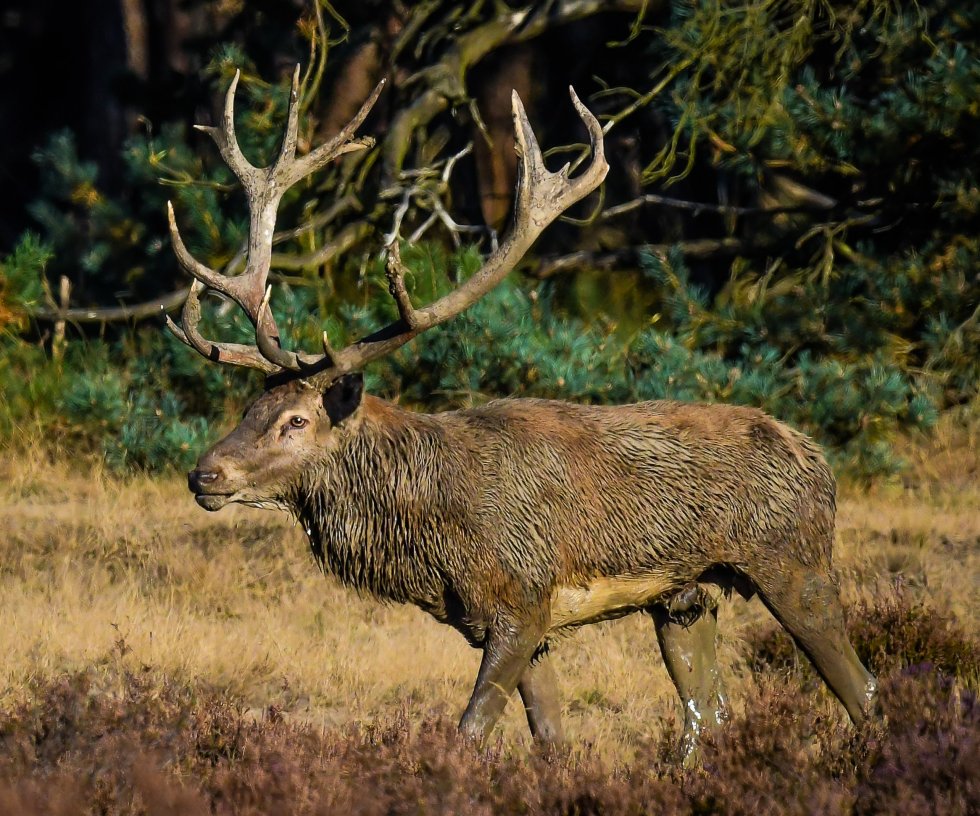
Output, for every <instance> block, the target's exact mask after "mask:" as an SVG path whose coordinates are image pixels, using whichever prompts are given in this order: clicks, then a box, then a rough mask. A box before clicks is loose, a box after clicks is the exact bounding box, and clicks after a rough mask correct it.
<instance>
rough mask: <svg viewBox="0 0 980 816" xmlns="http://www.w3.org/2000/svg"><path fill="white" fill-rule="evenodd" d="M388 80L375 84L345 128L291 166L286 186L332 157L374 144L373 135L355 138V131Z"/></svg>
mask: <svg viewBox="0 0 980 816" xmlns="http://www.w3.org/2000/svg"><path fill="white" fill-rule="evenodd" d="M386 81H387V80H384V79H382V80H381V81H380V82H379V83H378V84H377V85H375V86H374V90H373V91H371V95H370V96H369V97H368V98H367V99H366V100H365V101H364V104H363V105H361V108H360V110H358V112H357V113H356V114H354V118H353V119H351V120H350V122H348V123H347V125H346V126H345V127H344V129H343V130H341V131H340V132H339V133H338V134H337V135H336V136H334V137H333V138H332V139H331V140H330V141H329V142H325V143H324V144H322V145H320V146H319V147H318V148H316V149H315V150H311V151H310V152H309V153H307V154H306V155H305V156H302V157H301V158H299V159H296V160H295V161H294V162H293V163H292V164H291V165H290V166H289V167H288V173H286V174H284V176H285V180H284V183H285V186H286V187H290V186H292V185H293V184H295V183H296V182H297V181H299V180H300V179H302V178H305V177H306V176H308V175H310V174H311V173H315V172H316V171H317V170H319V169H320V168H321V167H323V166H324V165H326V164H327V162H329V161H331V160H332V159H336V158H337V157H338V156H343V155H344V154H346V153H353V152H354V151H356V150H365V149H366V148H369V147H373V146H374V138H373V137H371V136H362V137H361V138H360V139H355V138H354V133H355V132H356V131H357V129H358V128H359V127H360V126H361V125H362V124H363V122H364V120H365V119H367V117H368V114H369V113H370V112H371V110H372V108H374V105H375V103H376V102H377V101H378V97H379V96H381V92H382V91H383V90H384V87H385V83H386Z"/></svg>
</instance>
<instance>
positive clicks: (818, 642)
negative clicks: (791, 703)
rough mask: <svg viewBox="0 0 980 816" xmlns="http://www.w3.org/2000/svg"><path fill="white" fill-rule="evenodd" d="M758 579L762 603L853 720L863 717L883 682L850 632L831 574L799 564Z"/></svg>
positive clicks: (861, 720) (867, 712) (873, 704)
mask: <svg viewBox="0 0 980 816" xmlns="http://www.w3.org/2000/svg"><path fill="white" fill-rule="evenodd" d="M758 584H759V595H760V597H761V598H762V601H763V603H764V604H765V605H766V606H767V607H768V608H769V611H770V612H772V614H773V615H774V616H775V618H776V620H778V621H779V622H780V623H781V624H782V625H783V627H784V628H785V629H786V630H787V631H788V632H789V633H790V635H792V636H793V640H795V641H796V643H797V645H798V646H799V647H800V648H801V649H802V650H803V652H804V653H805V654H806V656H807V657H808V658H809V659H810V662H811V663H813V665H814V668H816V670H817V672H819V674H820V676H821V677H823V679H824V681H825V682H826V683H827V685H828V686H830V689H831V690H832V691H833V692H834V694H835V695H836V696H837V699H839V700H840V701H841V703H843V704H844V708H846V709H847V713H848V715H849V716H850V718H851V721H852V722H854V724H855V725H857V724H860V723H862V722H863V721H864V720H865V719H866V718H867V717H868V716H869V715H870V714H871V713H872V712H873V711H874V708H875V704H876V697H877V689H878V685H877V681H876V680H875V678H874V675H872V674H871V673H870V672H869V671H868V670H867V669H866V668H865V667H864V665H863V664H862V663H861V659H860V658H859V657H858V656H857V653H856V652H855V651H854V648H853V647H852V646H851V643H850V641H849V640H848V638H847V632H846V631H845V628H844V610H843V608H842V607H841V603H840V597H839V595H838V592H837V587H836V586H835V585H834V584H833V582H832V581H831V580H830V578H829V576H828V575H825V574H823V573H821V572H819V571H817V570H814V569H811V568H808V567H803V566H802V565H800V566H798V567H797V568H796V569H795V570H791V571H784V573H783V574H782V575H781V576H780V579H779V580H778V581H773V582H772V583H769V582H766V581H759V582H758Z"/></svg>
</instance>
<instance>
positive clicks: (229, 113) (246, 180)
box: [194, 70, 260, 189]
mask: <svg viewBox="0 0 980 816" xmlns="http://www.w3.org/2000/svg"><path fill="white" fill-rule="evenodd" d="M241 76H242V72H241V71H240V70H236V71H235V76H234V78H233V79H232V80H231V84H230V85H229V86H228V91H227V92H226V93H225V108H224V114H223V115H222V118H221V127H220V128H216V127H211V126H209V125H194V128H195V130H200V131H201V132H202V133H207V134H208V136H210V137H211V138H212V139H214V143H215V144H216V145H217V146H218V151H219V152H220V153H221V158H222V159H224V161H225V164H227V165H228V167H229V168H230V169H231V171H232V172H233V173H234V174H235V175H236V176H237V177H238V180H239V181H240V182H241V183H242V185H243V186H244V187H245V188H246V189H248V187H249V186H250V185H251V184H252V183H253V182H254V180H255V177H256V176H257V174H258V173H259V172H260V170H259V168H257V167H256V166H255V165H254V164H252V163H251V162H250V161H249V160H248V159H246V158H245V154H244V153H242V148H241V146H240V145H239V144H238V136H237V135H236V133H235V93H236V92H237V91H238V80H239V79H241Z"/></svg>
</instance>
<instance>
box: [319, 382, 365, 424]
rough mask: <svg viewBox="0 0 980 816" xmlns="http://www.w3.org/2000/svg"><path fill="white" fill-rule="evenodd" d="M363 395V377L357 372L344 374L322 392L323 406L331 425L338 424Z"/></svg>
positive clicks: (351, 410) (356, 405) (357, 404)
mask: <svg viewBox="0 0 980 816" xmlns="http://www.w3.org/2000/svg"><path fill="white" fill-rule="evenodd" d="M363 396H364V378H363V377H362V376H361V375H360V374H359V373H358V374H345V375H344V376H343V377H341V378H340V379H339V380H336V381H335V382H334V383H333V384H332V385H331V386H330V387H329V388H328V389H327V390H326V391H324V392H323V407H324V408H325V409H326V411H327V416H328V417H330V424H331V425H339V424H340V423H341V422H343V421H344V420H345V419H347V418H348V417H349V416H350V415H351V414H353V413H354V412H355V411H356V410H357V408H358V406H359V405H360V404H361V398H362V397H363Z"/></svg>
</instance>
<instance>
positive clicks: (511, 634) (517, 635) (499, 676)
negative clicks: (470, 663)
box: [459, 621, 545, 743]
mask: <svg viewBox="0 0 980 816" xmlns="http://www.w3.org/2000/svg"><path fill="white" fill-rule="evenodd" d="M544 633H545V626H544V625H543V624H542V623H540V622H537V623H530V622H527V621H525V622H518V621H506V622H502V623H498V624H497V625H495V626H494V627H493V628H492V629H491V630H490V632H488V634H487V641H486V645H485V646H484V647H483V661H482V662H481V663H480V673H479V674H478V675H477V676H476V685H475V686H474V688H473V694H472V695H471V696H470V702H469V704H468V705H467V706H466V711H464V712H463V717H462V719H461V720H460V721H459V730H460V731H461V732H462V733H463V734H465V735H466V736H467V737H470V738H472V739H474V740H476V741H477V742H480V743H483V742H484V741H485V740H486V738H487V737H488V736H489V735H490V731H491V730H493V727H494V725H496V723H497V720H498V719H500V715H501V714H502V713H503V711H504V707H505V706H506V705H507V698H508V697H510V695H511V694H513V693H514V689H515V688H517V684H518V682H519V681H520V680H521V677H522V676H523V674H524V673H525V671H527V670H528V669H529V668H530V666H529V664H530V662H531V657H532V656H533V655H534V653H535V651H537V648H538V646H539V645H540V644H541V638H542V637H543V636H544Z"/></svg>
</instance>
